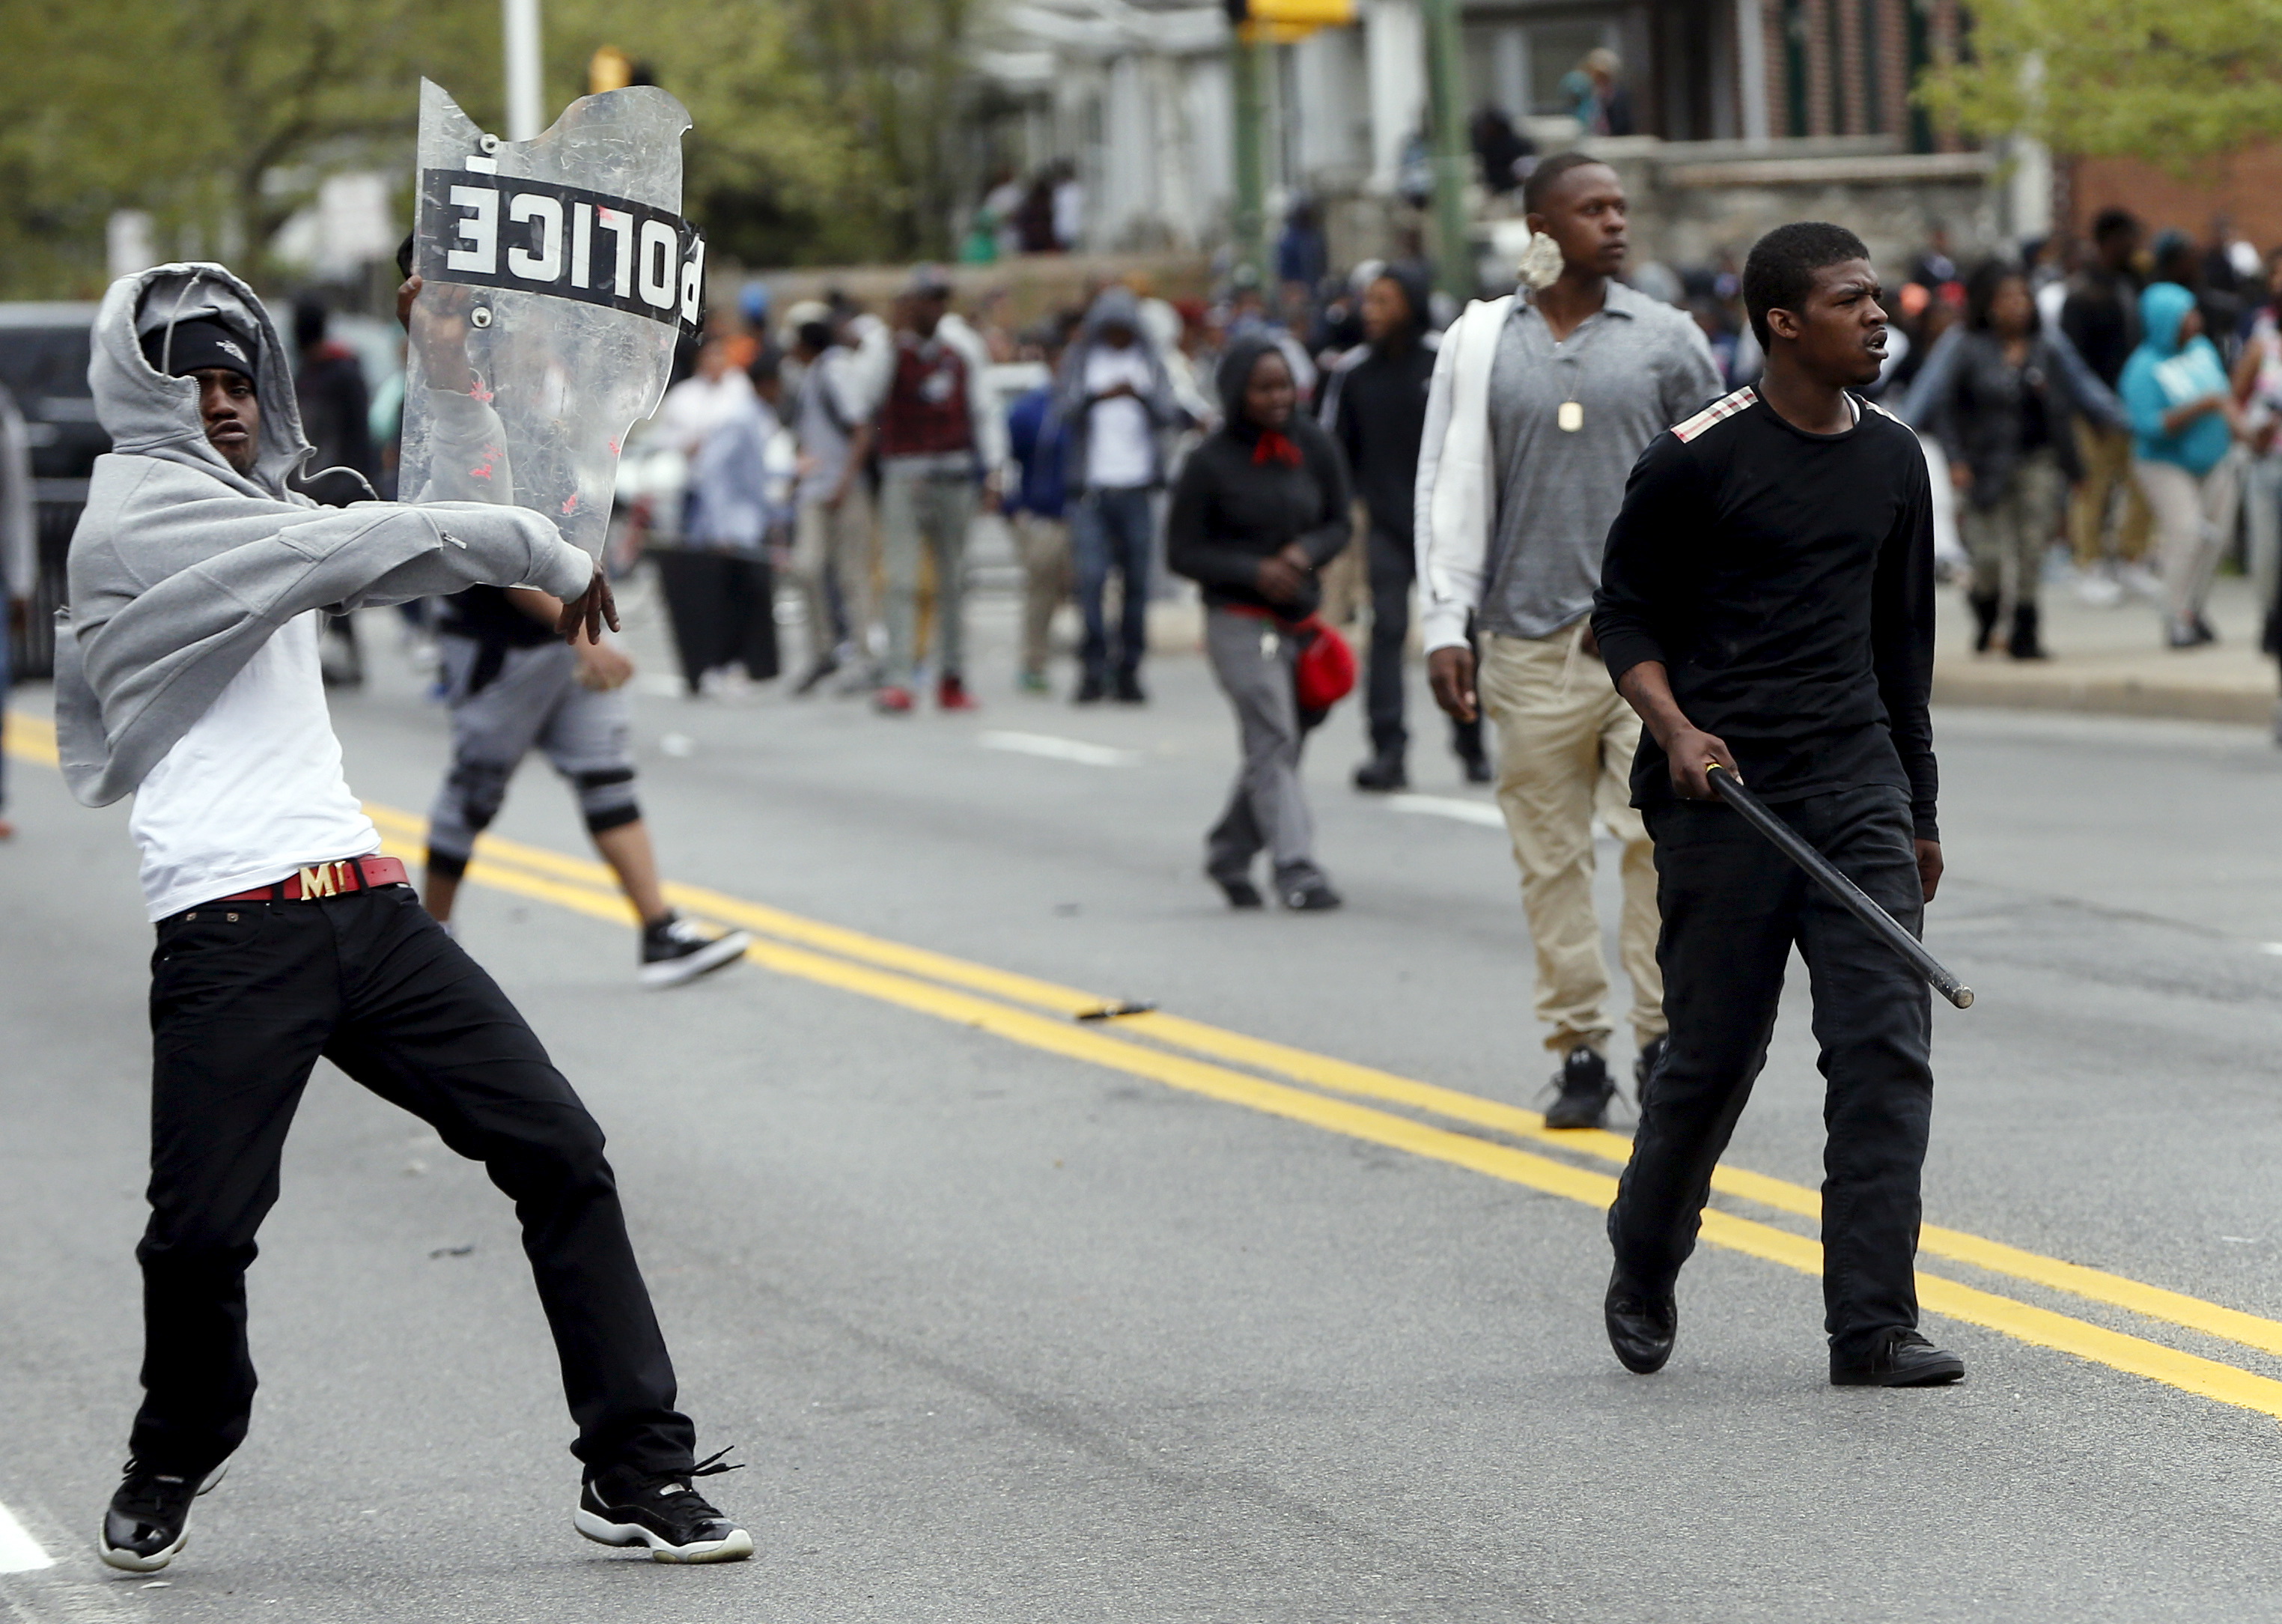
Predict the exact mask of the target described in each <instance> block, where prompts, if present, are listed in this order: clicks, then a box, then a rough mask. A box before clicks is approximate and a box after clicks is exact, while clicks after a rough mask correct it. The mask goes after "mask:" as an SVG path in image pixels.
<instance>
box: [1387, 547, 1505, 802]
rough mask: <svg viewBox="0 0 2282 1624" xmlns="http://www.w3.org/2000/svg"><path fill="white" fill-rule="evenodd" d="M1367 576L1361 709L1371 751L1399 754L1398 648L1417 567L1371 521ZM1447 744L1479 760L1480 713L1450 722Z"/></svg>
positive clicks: (1406, 736)
mask: <svg viewBox="0 0 2282 1624" xmlns="http://www.w3.org/2000/svg"><path fill="white" fill-rule="evenodd" d="M1364 545H1365V548H1366V549H1367V551H1366V555H1365V562H1366V563H1367V564H1368V565H1369V573H1370V651H1369V655H1368V657H1367V658H1366V659H1365V660H1364V663H1363V664H1364V670H1363V711H1364V715H1365V716H1366V717H1367V718H1368V719H1369V720H1370V749H1371V753H1372V754H1373V755H1375V756H1396V757H1399V756H1401V755H1402V754H1403V753H1404V752H1405V751H1406V750H1409V746H1410V732H1409V729H1408V728H1407V727H1404V726H1403V725H1402V648H1403V644H1404V643H1405V642H1407V641H1409V637H1410V583H1411V582H1412V581H1413V580H1414V579H1417V573H1418V560H1417V555H1416V554H1415V553H1414V552H1413V551H1412V550H1411V548H1410V544H1409V542H1407V541H1403V540H1399V539H1398V538H1396V537H1394V536H1391V535H1389V534H1387V532H1385V531H1383V530H1380V529H1378V528H1377V527H1376V526H1374V527H1373V528H1372V530H1371V532H1370V535H1369V536H1368V537H1367V538H1366V540H1365V543H1364ZM1450 748H1451V749H1452V750H1455V751H1456V752H1457V755H1458V758H1459V759H1460V760H1462V761H1479V759H1481V754H1482V725H1481V722H1480V721H1479V719H1476V720H1474V721H1471V722H1452V723H1451V724H1450Z"/></svg>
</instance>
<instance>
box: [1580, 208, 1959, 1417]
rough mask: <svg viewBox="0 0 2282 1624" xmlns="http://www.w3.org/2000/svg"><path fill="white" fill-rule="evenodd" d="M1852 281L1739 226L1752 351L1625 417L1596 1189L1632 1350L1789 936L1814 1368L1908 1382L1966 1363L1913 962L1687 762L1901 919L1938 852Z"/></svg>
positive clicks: (1664, 1336) (1905, 543) (1910, 523)
mask: <svg viewBox="0 0 2282 1624" xmlns="http://www.w3.org/2000/svg"><path fill="white" fill-rule="evenodd" d="M1878 293H1879V290H1878V284H1877V279H1876V276H1875V274H1874V272H1873V271H1872V269H1871V267H1870V263H1869V257H1868V253H1867V251H1866V250H1865V249H1864V248H1863V246H1862V245H1861V243H1860V241H1859V240H1858V239H1857V238H1856V237H1854V236H1853V234H1852V233H1851V232H1849V231H1845V230H1843V229H1841V228H1839V227H1836V226H1828V225H1817V224H1802V225H1793V226H1784V227H1782V228H1780V229H1777V230H1775V231H1773V232H1770V233H1769V234H1768V235H1767V236H1766V237H1764V238H1762V239H1761V240H1760V242H1759V244H1758V245H1757V246H1756V247H1754V248H1753V249H1752V251H1751V255H1750V260H1749V262H1748V263H1747V264H1746V266H1745V268H1744V272H1743V295H1744V300H1745V302H1746V304H1747V305H1748V306H1749V307H1750V315H1751V321H1752V324H1753V327H1754V328H1755V329H1756V330H1757V332H1758V339H1759V342H1760V344H1761V345H1762V346H1764V347H1765V349H1766V355H1767V369H1766V377H1765V378H1764V379H1763V381H1762V382H1761V384H1760V385H1759V387H1758V390H1756V391H1754V390H1750V389H1743V390H1738V391H1736V392H1735V393H1734V394H1731V395H1729V396H1727V398H1726V399H1724V400H1720V401H1719V402H1717V403H1716V404H1714V405H1713V406H1711V407H1710V408H1707V409H1705V410H1704V411H1703V412H1701V413H1699V414H1698V415H1697V416H1695V417H1692V418H1690V419H1689V420H1688V422H1686V423H1681V424H1680V426H1679V427H1677V428H1675V429H1673V430H1672V431H1670V432H1668V433H1666V434H1664V435H1662V436H1660V437H1659V438H1658V439H1656V440H1655V441H1654V442H1653V443H1651V444H1650V445H1649V448H1648V449H1647V450H1646V451H1645V452H1643V453H1642V455H1641V459H1640V462H1639V463H1638V464H1637V465H1636V466H1635V467H1634V470H1633V474H1632V478H1631V481H1630V484H1629V485H1628V486H1627V488H1626V494H1625V505H1624V509H1623V511H1622V512H1621V513H1620V514H1619V515H1618V519H1617V522H1616V524H1614V525H1613V526H1612V527H1611V530H1610V532H1609V543H1608V552H1607V556H1606V558H1605V560H1604V562H1603V569H1602V580H1601V589H1600V592H1599V594H1597V596H1596V598H1595V606H1594V614H1593V632H1594V635H1595V637H1596V638H1597V639H1598V640H1599V642H1600V646H1601V653H1602V656H1603V658H1604V659H1605V660H1606V661H1607V663H1608V667H1609V672H1610V675H1611V677H1612V678H1613V679H1614V680H1615V681H1616V684H1617V687H1618V691H1619V692H1621V693H1622V694H1623V695H1624V696H1625V698H1626V700H1627V701H1628V702H1630V703H1631V704H1632V706H1633V708H1634V710H1635V711H1639V712H1640V716H1641V720H1642V723H1643V725H1644V728H1645V731H1644V734H1643V736H1642V740H1641V748H1640V754H1639V757H1638V758H1637V760H1636V761H1635V763H1634V769H1633V796H1634V801H1633V804H1634V805H1636V806H1638V807H1640V808H1641V809H1642V812H1643V813H1644V814H1645V816H1646V818H1647V820H1648V827H1649V834H1650V835H1652V836H1653V837H1654V839H1655V842H1656V863H1657V904H1658V906H1659V907H1660V909H1661V910H1662V913H1663V916H1664V927H1663V936H1662V939H1661V940H1660V942H1659V943H1658V945H1657V961H1658V963H1659V964H1660V965H1661V966H1662V967H1663V970H1664V987H1665V1014H1666V1016H1667V1017H1668V1018H1669V1019H1670V1021H1671V1022H1672V1030H1671V1035H1670V1038H1669V1042H1668V1045H1667V1047H1666V1049H1665V1055H1664V1059H1663V1061H1662V1062H1661V1064H1660V1065H1659V1066H1658V1067H1657V1070H1656V1072H1655V1073H1654V1074H1653V1075H1652V1076H1650V1078H1649V1083H1648V1089H1647V1098H1646V1100H1645V1101H1644V1102H1643V1104H1642V1110H1641V1123H1640V1128H1639V1131H1638V1132H1637V1133H1636V1134H1635V1136H1634V1141H1633V1154H1632V1160H1631V1162H1630V1164H1629V1165H1628V1166H1627V1167H1626V1169H1625V1175H1624V1178H1623V1181H1622V1183H1621V1184H1620V1185H1619V1186H1618V1193H1617V1201H1616V1205H1615V1206H1614V1207H1613V1208H1611V1209H1610V1213H1609V1238H1610V1240H1611V1244H1612V1245H1613V1246H1614V1247H1615V1250H1616V1271H1615V1274H1614V1276H1613V1278H1611V1281H1610V1285H1609V1296H1608V1302H1607V1319H1608V1328H1609V1340H1610V1342H1611V1345H1612V1346H1613V1347H1614V1348H1615V1349H1616V1352H1617V1356H1618V1358H1620V1359H1622V1360H1623V1361H1624V1363H1625V1364H1626V1366H1627V1367H1628V1368H1629V1369H1632V1370H1634V1371H1639V1372H1641V1373H1642V1374H1647V1373H1648V1372H1649V1371H1655V1370H1657V1369H1658V1368H1660V1367H1661V1366H1662V1365H1663V1364H1664V1362H1665V1359H1666V1358H1667V1357H1669V1356H1670V1355H1671V1352H1672V1342H1673V1333H1674V1331H1675V1328H1676V1324H1677V1318H1676V1314H1675V1310H1674V1306H1673V1281H1674V1279H1675V1278H1676V1277H1677V1276H1678V1274H1679V1272H1680V1265H1681V1263H1684V1262H1685V1261H1686V1260H1687V1257H1688V1254H1689V1252H1690V1251H1692V1250H1693V1249H1694V1247H1695V1244H1696V1230H1697V1228H1698V1226H1699V1224H1700V1223H1701V1219H1702V1213H1703V1208H1704V1199H1705V1197H1706V1196H1707V1195H1708V1194H1709V1193H1710V1184H1711V1169H1712V1165H1713V1164H1714V1163H1715V1162H1718V1160H1719V1154H1720V1153H1721V1152H1722V1151H1723V1150H1725V1149H1726V1148H1727V1139H1728V1137H1729V1135H1730V1134H1731V1133H1733V1131H1735V1120H1736V1118H1737V1116H1738V1115H1740V1114H1741V1113H1742V1110H1743V1103H1744V1101H1745V1100H1747V1099H1748V1098H1749V1097H1750V1089H1751V1084H1752V1082H1753V1080H1754V1079H1755V1078H1756V1077H1757V1076H1758V1071H1759V1068H1760V1067H1761V1066H1762V1065H1763V1064H1764V1063H1765V1062H1766V1052H1767V1038H1768V1036H1769V1034H1770V1032H1771V1031H1772V1030H1773V1029H1774V1017H1775V1006H1776V1004H1777V1002H1778V1001H1779V999H1780V998H1781V992H1782V977H1783V967H1784V963H1785V961H1786V960H1788V958H1789V954H1790V950H1791V948H1792V946H1793V944H1797V947H1798V949H1799V952H1800V953H1801V954H1802V956H1803V957H1805V960H1806V965H1807V973H1808V975H1809V976H1810V978H1811V979H1812V984H1813V989H1814V1032H1815V1037H1816V1039H1817V1040H1818V1042H1819V1043H1820V1045H1821V1056H1820V1068H1821V1070H1822V1074H1823V1076H1824V1078H1825V1080H1826V1082H1827V1084H1828V1103H1827V1105H1826V1106H1825V1108H1824V1120H1825V1123H1827V1125H1828V1131H1829V1138H1828V1146H1827V1148H1826V1150H1825V1154H1824V1169H1825V1174H1826V1177H1825V1178H1824V1181H1823V1186H1822V1216H1823V1260H1824V1261H1823V1300H1824V1304H1825V1309H1826V1315H1825V1329H1826V1330H1827V1331H1828V1333H1829V1338H1830V1379H1831V1380H1832V1381H1833V1382H1834V1383H1836V1384H1839V1385H1842V1386H1878V1387H1917V1386H1929V1385H1932V1384H1935V1383H1939V1382H1948V1381H1955V1380H1957V1379H1959V1378H1960V1377H1961V1376H1963V1375H1964V1373H1965V1366H1964V1363H1963V1362H1962V1361H1961V1360H1960V1359H1959V1358H1957V1357H1956V1356H1954V1355H1953V1354H1949V1353H1944V1352H1943V1351H1942V1350H1940V1349H1938V1348H1935V1347H1933V1346H1932V1344H1930V1343H1929V1342H1928V1341H1927V1340H1925V1339H1924V1338H1923V1337H1922V1336H1920V1335H1919V1334H1918V1331H1917V1317H1918V1309H1917V1292H1916V1286H1915V1276H1914V1263H1915V1256H1916V1252H1917V1235H1918V1219H1919V1201H1918V1177H1919V1172H1920V1169H1921V1167H1922V1165H1923V1163H1924V1161H1925V1150H1926V1138H1927V1131H1928V1128H1929V1123H1930V1121H1931V1117H1932V1107H1933V1072H1932V1068H1931V1064H1930V1061H1929V1046H1930V1040H1931V1026H1932V1011H1931V1003H1930V999H1929V997H1928V994H1927V991H1926V987H1925V983H1923V982H1922V981H1921V980H1919V979H1918V978H1917V976H1916V975H1914V973H1913V971H1912V970H1911V969H1910V968H1909V967H1907V966H1906V965H1905V964H1903V963H1902V961H1901V960H1899V959H1898V957H1896V956H1895V955H1894V953H1893V952H1892V951H1891V950H1890V949H1889V948H1887V947H1886V946H1885V945H1884V944H1882V943H1881V942H1880V941H1879V940H1878V939H1877V938H1876V937H1875V936H1873V935H1872V934H1871V933H1870V932H1869V930H1868V929H1867V927H1865V926H1864V925H1862V924H1861V922H1860V921H1858V920H1856V919H1855V918H1854V917H1853V916H1852V915H1851V914H1850V913H1846V912H1845V911H1844V910H1843V909H1842V908H1840V907H1839V906H1838V905H1836V903H1835V902H1833V901H1831V900H1830V899H1829V898H1828V897H1827V896H1825V895H1824V894H1823V893H1822V892H1821V891H1820V890H1819V889H1818V888H1816V887H1815V886H1814V885H1812V883H1811V882H1808V881H1807V880H1806V878H1805V876H1804V875H1803V874H1800V873H1799V872H1798V871H1797V869H1796V868H1794V867H1793V866H1791V864H1790V863H1789V860H1788V859H1785V858H1784V857H1783V856H1782V855H1781V853H1780V852H1779V851H1776V850H1775V848H1774V846H1772V845H1770V844H1769V843H1766V841H1765V840H1764V839H1762V838H1761V837H1760V835H1758V833H1757V832H1756V831H1754V830H1753V829H1752V828H1750V826H1749V825H1747V824H1746V823H1744V821H1743V819H1742V818H1741V817H1739V816H1738V815H1737V814H1736V813H1735V812H1734V811H1733V810H1732V809H1731V808H1729V807H1727V805H1725V804H1722V803H1721V802H1719V800H1718V799H1717V798H1716V796H1715V792H1714V791H1713V789H1712V788H1711V784H1710V782H1709V781H1708V780H1707V778H1706V773H1707V770H1708V769H1709V767H1710V766H1711V765H1713V764H1715V763H1716V764H1717V765H1720V766H1723V767H1726V768H1727V770H1729V771H1730V772H1732V773H1735V775H1736V776H1737V777H1738V778H1740V779H1742V780H1743V781H1745V782H1746V783H1748V784H1750V786H1751V787H1752V788H1753V789H1756V790H1757V791H1758V794H1759V795H1760V796H1761V797H1762V798H1763V799H1765V800H1766V801H1767V802H1768V803H1769V804H1771V805H1773V806H1774V809H1775V810H1776V812H1778V813H1779V814H1780V815H1781V817H1782V818H1783V819H1784V820H1785V821H1787V822H1789V824H1790V825H1791V827H1792V828H1796V829H1797V831H1798V832H1799V833H1800V834H1801V835H1804V836H1805V838H1806V839H1807V840H1808V841H1810V842H1811V843H1813V844H1814V845H1815V846H1817V847H1819V848H1820V850H1821V851H1823V853H1824V855H1826V856H1827V857H1828V858H1829V859H1830V860H1831V861H1832V862H1833V863H1835V864H1836V866H1838V868H1839V869H1840V870H1841V871H1842V872H1843V873H1844V874H1846V875H1847V876H1848V877H1849V878H1851V879H1852V880H1853V882H1855V883H1856V884H1857V885H1859V886H1860V887H1861V888H1862V889H1863V890H1865V891H1867V893H1869V895H1870V896H1871V897H1873V898H1874V899H1875V900H1876V901H1877V902H1878V904H1879V905H1881V906H1882V907H1883V908H1885V909H1886V911H1887V912H1888V913H1891V914H1892V915H1893V916H1894V917H1895V918H1896V919H1898V920H1899V921H1902V923H1904V924H1905V925H1906V926H1908V927H1909V928H1910V929H1913V930H1914V929H1919V928H1920V926H1921V921H1922V919H1923V917H1924V914H1923V909H1924V905H1925V904H1926V903H1928V902H1930V901H1931V900H1932V899H1933V894H1934V890H1935V887H1936V886H1937V884H1938V883H1939V882H1940V878H1941V846H1940V843H1939V841H1940V835H1939V833H1938V830H1937V828H1936V824H1935V816H1934V802H1935V795H1936V788H1937V785H1936V773H1935V766H1934V757H1933V728H1932V724H1931V722H1930V720H1929V718H1928V716H1927V712H1926V700H1927V695H1928V692H1929V689H1930V688H1931V685H1932V679H1933V612H1934V594H1933V523H1932V517H1931V511H1932V510H1931V501H1930V495H1929V486H1928V481H1927V478H1926V464H1925V459H1924V456H1923V455H1922V454H1921V452H1920V450H1919V448H1918V445H1917V441H1916V439H1915V437H1914V436H1913V435H1912V434H1911V432H1910V431H1909V430H1907V429H1906V428H1905V427H1903V426H1902V424H1901V423H1899V422H1898V420H1896V419H1894V418H1893V417H1890V416H1888V415H1887V414H1885V413H1884V412H1882V411H1881V410H1880V409H1879V408H1876V407H1874V406H1870V405H1867V404H1866V403H1865V402H1864V401H1863V400H1861V399H1860V398H1859V396H1858V395H1856V394H1854V393H1852V392H1851V391H1852V390H1855V389H1859V388H1861V387H1862V386H1863V385H1867V384H1869V383H1870V382H1872V381H1873V380H1874V379H1875V378H1876V377H1877V376H1878V370H1879V363H1880V361H1882V359H1883V356H1884V353H1885V342H1886V313H1885V312H1884V310H1882V308H1880V307H1879V304H1878Z"/></svg>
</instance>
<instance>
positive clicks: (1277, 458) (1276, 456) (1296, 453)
mask: <svg viewBox="0 0 2282 1624" xmlns="http://www.w3.org/2000/svg"><path fill="white" fill-rule="evenodd" d="M1252 460H1253V462H1254V463H1255V464H1265V463H1269V462H1285V463H1289V464H1290V465H1291V466H1292V467H1293V468H1298V467H1299V466H1300V447H1297V446H1295V445H1293V444H1292V442H1291V441H1290V440H1289V439H1285V437H1284V436H1283V435H1281V434H1278V433H1277V431H1275V430H1273V429H1262V430H1261V431H1260V443H1259V444H1258V445H1256V446H1254V447H1253V448H1252Z"/></svg>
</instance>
